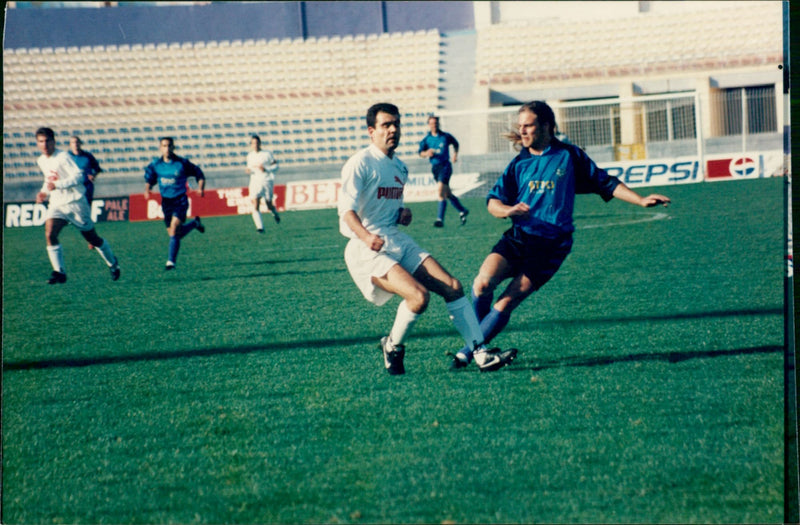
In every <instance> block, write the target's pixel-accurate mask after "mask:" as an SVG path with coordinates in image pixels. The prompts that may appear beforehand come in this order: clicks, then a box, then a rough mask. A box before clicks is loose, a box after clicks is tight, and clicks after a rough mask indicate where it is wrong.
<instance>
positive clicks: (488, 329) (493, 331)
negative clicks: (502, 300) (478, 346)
mask: <svg viewBox="0 0 800 525" xmlns="http://www.w3.org/2000/svg"><path fill="white" fill-rule="evenodd" d="M509 319H511V314H510V313H505V312H500V311H499V310H495V309H494V308H492V310H491V311H490V312H489V314H488V315H487V316H486V317H484V318H483V320H482V321H481V332H482V333H483V343H484V344H487V345H488V344H489V342H490V341H491V340H492V339H494V338H495V336H496V335H497V334H499V333H500V332H502V331H503V328H505V327H506V325H507V324H508V321H509Z"/></svg>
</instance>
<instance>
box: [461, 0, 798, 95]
mask: <svg viewBox="0 0 800 525" xmlns="http://www.w3.org/2000/svg"><path fill="white" fill-rule="evenodd" d="M700 5H702V4H700ZM709 5H710V7H709V8H706V9H698V10H697V11H694V12H692V14H691V15H690V16H687V14H686V13H679V14H677V13H676V14H671V13H662V14H655V13H647V14H643V15H639V16H636V17H635V18H631V17H627V18H626V17H620V18H614V19H609V20H604V21H602V22H598V21H597V20H595V19H587V20H572V19H569V20H565V19H549V20H547V19H544V20H542V21H541V22H538V21H537V22H536V24H535V29H534V26H533V25H531V24H526V23H501V24H493V25H491V26H488V27H486V28H483V29H481V30H479V31H478V44H477V50H476V61H477V64H476V70H477V71H476V75H477V82H478V83H479V84H482V85H510V84H525V83H531V82H536V83H542V82H563V81H564V80H580V79H595V78H597V77H604V78H609V77H611V78H613V77H624V76H630V75H650V74H658V73H668V72H686V71H692V70H695V71H697V70H704V71H708V70H713V69H720V68H731V67H736V66H739V65H748V64H766V63H770V62H778V63H780V62H782V55H783V51H782V37H781V33H780V32H776V31H775V30H774V28H775V27H781V23H782V13H781V3H780V2H755V3H753V2H748V3H738V5H737V4H734V3H732V4H731V6H732V7H727V6H726V7H725V8H720V7H719V6H718V3H713V2H710V3H709ZM534 30H535V31H536V34H539V35H541V36H542V38H543V39H544V40H545V41H547V40H548V39H549V40H550V41H549V43H548V44H543V45H544V46H545V47H544V50H543V52H541V53H536V54H535V56H526V57H524V58H523V57H522V56H521V54H520V52H519V49H520V41H521V40H522V41H527V40H526V39H530V38H531V37H530V35H532V34H533V31H534Z"/></svg>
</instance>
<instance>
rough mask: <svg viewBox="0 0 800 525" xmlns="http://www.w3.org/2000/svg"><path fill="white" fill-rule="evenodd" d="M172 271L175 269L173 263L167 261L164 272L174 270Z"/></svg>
mask: <svg viewBox="0 0 800 525" xmlns="http://www.w3.org/2000/svg"><path fill="white" fill-rule="evenodd" d="M174 269H175V263H174V262H172V261H167V265H166V266H164V271H165V272H168V271H169V270H174Z"/></svg>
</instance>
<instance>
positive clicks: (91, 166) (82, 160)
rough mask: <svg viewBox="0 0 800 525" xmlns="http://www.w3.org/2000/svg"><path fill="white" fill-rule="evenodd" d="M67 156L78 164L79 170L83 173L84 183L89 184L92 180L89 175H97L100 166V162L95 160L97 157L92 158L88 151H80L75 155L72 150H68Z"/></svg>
mask: <svg viewBox="0 0 800 525" xmlns="http://www.w3.org/2000/svg"><path fill="white" fill-rule="evenodd" d="M68 153H69V156H70V157H72V160H74V161H75V164H77V165H78V167H79V168H80V170H81V172H82V173H83V177H84V179H85V180H84V184H86V185H87V186H89V185H90V184H91V183H92V181H90V180H89V175H97V174H98V173H100V172H101V171H103V170H102V168H100V163H99V162H97V159H96V158H94V155H92V154H91V153H89V152H88V151H81V152H80V153H79V154H77V155H75V154H74V153H72V151H69V152H68Z"/></svg>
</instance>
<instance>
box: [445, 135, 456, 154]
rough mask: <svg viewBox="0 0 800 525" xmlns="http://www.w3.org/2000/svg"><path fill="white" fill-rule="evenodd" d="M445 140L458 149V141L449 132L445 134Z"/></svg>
mask: <svg viewBox="0 0 800 525" xmlns="http://www.w3.org/2000/svg"><path fill="white" fill-rule="evenodd" d="M447 141H448V142H449V143H450V144H451V145H452V146H453V147H454V148H455V149H456V151H458V141H457V140H456V138H455V137H454V136H452V135H451V134H449V133H448V134H447Z"/></svg>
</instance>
